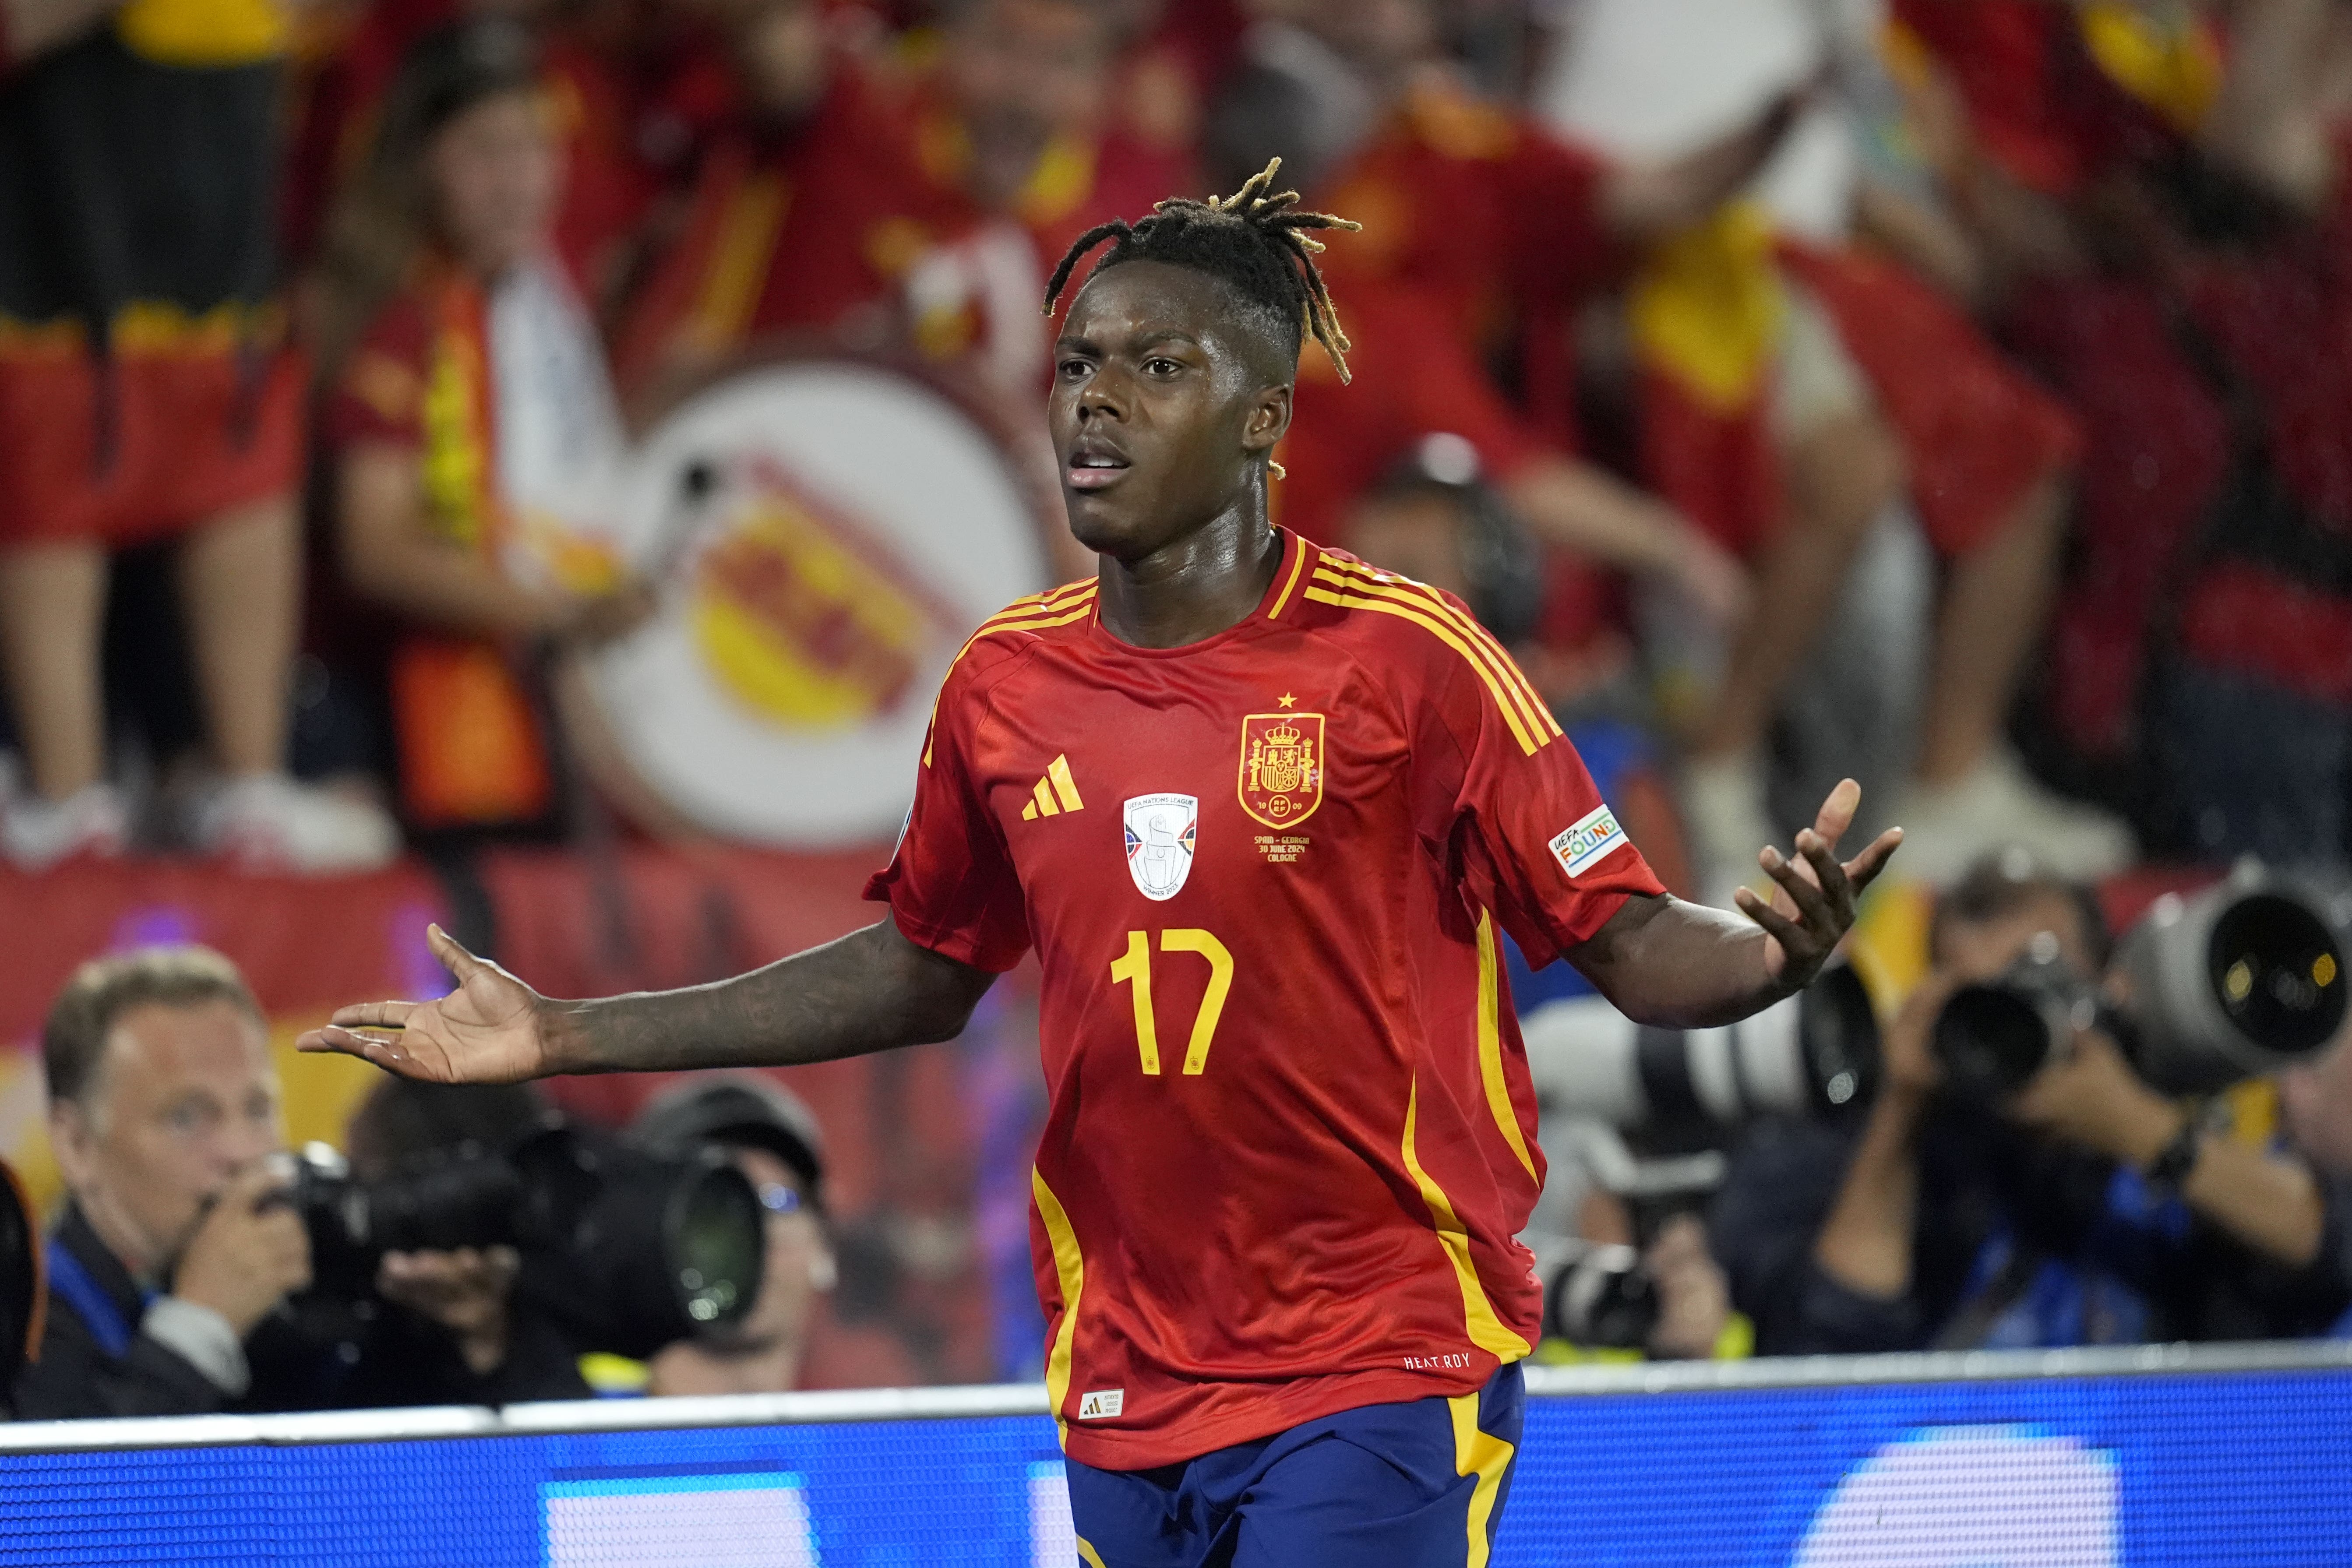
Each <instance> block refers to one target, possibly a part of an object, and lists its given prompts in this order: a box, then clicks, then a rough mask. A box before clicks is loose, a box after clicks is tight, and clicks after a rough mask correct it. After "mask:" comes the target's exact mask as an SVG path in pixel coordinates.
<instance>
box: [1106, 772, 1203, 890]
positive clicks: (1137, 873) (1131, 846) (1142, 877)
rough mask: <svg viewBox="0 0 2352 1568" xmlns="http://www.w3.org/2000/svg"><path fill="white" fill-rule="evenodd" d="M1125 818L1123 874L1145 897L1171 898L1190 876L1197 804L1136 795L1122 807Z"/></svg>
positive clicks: (1187, 798)
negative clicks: (1124, 867)
mask: <svg viewBox="0 0 2352 1568" xmlns="http://www.w3.org/2000/svg"><path fill="white" fill-rule="evenodd" d="M1122 810H1123V811H1124V813H1125V816H1126V818H1127V872H1128V875H1129V876H1130V877H1133V878H1134V879H1135V886H1136V890H1137V891H1139V892H1140V893H1141V894H1142V895H1143V896H1144V897H1145V898H1147V899H1151V900H1167V899H1172V898H1174V897H1175V896H1176V895H1177V894H1178V893H1180V892H1181V891H1182V890H1183V888H1184V879H1185V878H1187V877H1189V876H1191V875H1192V850H1193V847H1194V846H1195V844H1196V843H1197V841H1198V839H1199V837H1200V827H1201V801H1200V797H1199V796H1197V795H1137V796H1135V797H1134V798H1132V799H1131V800H1129V801H1128V803H1127V804H1126V805H1125V806H1124V807H1123V808H1122Z"/></svg>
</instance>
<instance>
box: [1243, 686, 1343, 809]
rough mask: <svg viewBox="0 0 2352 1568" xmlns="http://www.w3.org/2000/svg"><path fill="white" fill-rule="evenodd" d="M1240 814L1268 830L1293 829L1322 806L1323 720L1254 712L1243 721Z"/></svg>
mask: <svg viewBox="0 0 2352 1568" xmlns="http://www.w3.org/2000/svg"><path fill="white" fill-rule="evenodd" d="M1241 797H1242V809H1243V810H1244V811H1246V812H1248V813H1249V814H1250V815H1251V816H1254V817H1255V818H1256V819H1257V820H1258V821H1260V822H1263V823H1265V825H1266V826H1268V827H1296V826H1298V825H1299V824H1300V823H1302V822H1304V821H1306V820H1307V818H1308V817H1310V816H1314V815H1315V808H1316V807H1317V806H1318V805H1322V804H1323V715H1322V714H1320V713H1253V714H1251V715H1249V717H1247V718H1245V719H1244V720H1243V721H1242V776H1241Z"/></svg>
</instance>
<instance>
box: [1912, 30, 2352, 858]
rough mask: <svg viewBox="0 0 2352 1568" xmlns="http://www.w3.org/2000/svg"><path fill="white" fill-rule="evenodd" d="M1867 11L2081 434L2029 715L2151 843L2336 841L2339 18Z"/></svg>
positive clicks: (2012, 309) (2025, 338)
mask: <svg viewBox="0 0 2352 1568" xmlns="http://www.w3.org/2000/svg"><path fill="white" fill-rule="evenodd" d="M1897 10H1898V14H1899V16H1901V17H1902V19H1903V20H1904V21H1905V23H1906V25H1907V26H1909V27H1910V28H1911V29H1912V30H1913V32H1914V33H1915V35H1916V37H1918V38H1919V39H1920V40H1921V41H1922V43H1923V45H1924V51H1925V53H1926V54H1927V56H1928V57H1929V58H1932V60H1933V62H1934V65H1935V66H1936V68H1937V69H1939V70H1940V72H1941V73H1942V75H1943V81H1944V83H1945V85H1947V86H1948V89H1950V90H1951V91H1952V92H1953V93H1954V94H1955V95H1956V96H1957V97H1958V99H1959V100H1961V101H1962V102H1963V103H1964V104H1965V106H1966V110H1967V132H1968V134H1967V135H1966V137H1965V138H1964V139H1963V142H1962V145H1961V146H1960V147H1959V148H1958V151H1957V153H1956V158H1955V163H1956V172H1955V177H1954V179H1953V181H1952V184H1953V186H1954V188H1955V189H1956V190H1957V191H1958V193H1959V194H1960V195H1961V197H1962V198H1963V199H1962V200H1961V201H1960V202H1959V204H1958V205H1959V209H1960V210H1961V212H1962V213H1963V214H1964V216H1967V217H1968V218H1969V221H1970V223H1971V225H1972V227H1973V231H1974V234H1975V236H1976V237H1977V240H1978V243H1979V246H1980V247H1981V248H1982V250H1983V252H1984V254H1985V255H1986V257H1987V258H1988V266H1989V270H1990V273H1991V275H1992V276H1993V277H1994V278H1996V279H1998V280H1999V282H2000V302H2001V304H2002V307H2003V310H2004V314H2005V318H2006V322H2007V326H2008V330H2009V331H2010V333H2011V336H2012V338H2013V340H2014V341H2015V342H2017V343H2018V344H2019V346H2020V348H2021V352H2023V353H2025V354H2026V355H2027V356H2028V357H2029V359H2030V360H2031V361H2032V363H2034V364H2035V365H2036V366H2037V367H2038V368H2040V369H2042V371H2043V372H2044V374H2046V375H2047V376H2048V377H2049V378H2050V379H2051V380H2052V381H2053V383H2054V384H2056V385H2057V386H2058V387H2059V388H2060V390H2061V391H2062V392H2063V394H2064V395H2066V396H2067V397H2068V398H2070V399H2071V400H2072V402H2073V403H2074V405H2075V406H2076V408H2077V409H2079V410H2080V412H2081V414H2082V416H2083V417H2084V421H2085V422H2086V426H2087V430H2088V435H2089V443H2090V445H2089V453H2088V457H2087V459H2086V462H2085V465H2084V493H2083V501H2082V526H2081V533H2082V542H2081V549H2080V552H2079V554H2080V559H2079V562H2078V563H2077V565H2076V567H2075V570H2074V573H2073V574H2072V575H2071V579H2070V581H2069V583H2068V584H2067V585H2066V587H2065V590H2064V592H2063V595H2062V596H2061V599H2060V608H2059V613H2058V621H2057V635H2056V638H2055V642H2054V646H2053V657H2052V661H2051V678H2050V689H2051V702H2052V718H2053V721H2054V724H2055V727H2056V729H2057V731H2058V732H2059V738H2060V739H2061V740H2062V741H2063V742H2064V744H2065V745H2066V746H2067V747H2068V748H2069V749H2070V750H2071V751H2072V752H2074V754H2075V755H2076V756H2077V757H2079V758H2084V759H2088V760H2089V761H2091V762H2092V763H2095V764H2097V765H2099V766H2101V767H2102V768H2103V769H2104V770H2105V772H2106V773H2107V774H2108V775H2109V777H2110V781H2111V783H2112V784H2113V787H2114V788H2115V789H2116V793H2117V794H2118V795H2119V796H2120V797H2121V798H2123V799H2125V800H2126V801H2127V802H2129V803H2130V804H2131V805H2134V806H2135V807H2136V808H2137V809H2138V810H2139V811H2140V812H2141V814H2142V815H2143V816H2145V817H2146V818H2147V821H2148V823H2149V825H2150V826H2151V827H2152V828H2153V829H2154V830H2155V831H2156V832H2157V833H2158V835H2159V836H2160V837H2162V838H2163V839H2164V840H2166V841H2167V842H2168V843H2170V844H2171V845H2173V846H2175V847H2179V848H2183V849H2187V850H2189V851H2192V852H2194V853H2198V854H2200V855H2228V854H2237V853H2243V852H2254V853H2259V854H2262V855H2265V856H2268V857H2271V858H2276V859H2282V860H2293V859H2297V858H2310V857H2314V856H2316V857H2320V858H2327V859H2334V860H2340V859H2342V858H2344V856H2345V855H2346V852H2347V809H2346V802H2347V777H2352V548H2347V535H2348V534H2352V478H2347V476H2352V379H2347V377H2352V371H2347V360H2346V357H2345V355H2344V354H2343V353H2341V352H2340V344H2341V342H2342V341H2343V336H2344V333H2345V331H2346V330H2347V325H2352V289H2347V281H2346V274H2345V269H2344V264H2343V258H2344V256H2345V247H2346V243H2347V235H2352V230H2347V221H2352V205H2347V196H2346V193H2347V184H2346V182H2345V180H2344V177H2343V166H2344V160H2343V156H2342V153H2343V146H2344V141H2343V138H2344V136H2345V133H2346V131H2347V122H2346V121H2345V119H2344V116H2343V109H2344V103H2345V95H2344V91H2343V84H2344V82H2345V80H2346V72H2347V68H2352V16H2347V13H2346V11H2345V10H2344V8H2343V7H2342V6H2340V5H2334V4H2331V3H2329V0H2242V3H2241V4H2237V5H2230V6H2227V7H2218V6H2179V7H2135V6H2121V5H2099V6H2083V7H2075V8H2068V7H2060V6H2049V5H2029V4H2021V3H2019V0H1990V3H1988V4H1984V5H1954V4H1948V3H1943V0H1903V3H1902V4H1901V5H1898V7H1897Z"/></svg>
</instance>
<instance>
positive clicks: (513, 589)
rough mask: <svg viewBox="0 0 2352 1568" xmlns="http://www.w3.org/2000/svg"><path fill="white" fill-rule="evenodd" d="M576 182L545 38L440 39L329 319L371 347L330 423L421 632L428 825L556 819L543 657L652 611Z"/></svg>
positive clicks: (364, 186) (353, 246)
mask: <svg viewBox="0 0 2352 1568" xmlns="http://www.w3.org/2000/svg"><path fill="white" fill-rule="evenodd" d="M562 177H563V170H562V161H561V158H560V157H559V155H558V150H557V148H556V144H555V140H554V128H553V126H552V124H551V116H550V108H549V100H548V98H547V95H546V93H545V90H544V88H543V79H542V77H541V69H540V64H539V58H538V54H537V51H536V50H535V49H534V48H533V47H532V45H531V43H530V38H529V37H528V36H527V35H525V34H524V33H523V32H522V31H521V30H520V28H519V27H517V26H515V25H513V24H511V23H508V22H503V21H499V20H488V21H480V22H472V23H462V24H458V25H456V26H451V27H448V28H446V29H444V30H442V31H440V32H437V33H433V34H429V35H427V36H426V37H425V38H423V39H422V40H420V41H419V42H418V44H417V45H416V47H415V48H414V49H413V50H412V51H411V52H410V55H409V58H407V60H406V61H404V64H403V66H402V68H401V72H400V74H399V76H398V77H397V78H396V79H394V84H393V87H392V89H391V91H390V93H389V95H388V97H387V100H386V102H385V105H384V114H383V123H382V125H381V127H380V129H379V131H378V133H377V140H376V144H375V147H374V150H373V154H372V156H371V157H370V159H369V162H368V164H367V167H366V170H365V176H364V178H363V180H362V183H361V184H360V185H359V186H358V187H357V188H356V189H355V190H354V191H353V192H352V195H351V197H350V199H349V201H348V203H347V205H346V207H345V209H344V211H343V212H342V213H341V215H340V217H339V220H338V223H337V226H336V233H335V236H334V239H335V244H334V247H333V249H332V250H331V254H330V256H329V258H328V260H327V264H326V268H325V270H324V278H325V289H324V292H323V306H324V309H323V310H322V316H323V319H324V320H326V321H329V322H330V323H338V322H351V323H352V327H350V328H348V329H342V328H335V329H333V331H332V335H333V336H336V337H340V338H343V339H346V340H348V339H351V338H356V340H357V341H356V346H355V347H353V348H352V351H351V353H350V354H349V355H348V357H347V358H345V359H343V360H342V361H341V363H338V364H336V365H334V366H332V367H331V370H332V374H333V375H334V384H333V385H334V390H333V392H332V395H331V397H330V399H329V403H328V407H327V415H326V424H327V436H328V440H329V445H330V450H331V452H332V454H333V458H334V463H335V475H334V479H335V491H336V522H337V531H338V536H339V540H340V542H341V564H342V571H343V574H344V577H345V579H346V581H347V582H348V584H350V586H351V588H352V590H353V592H355V593H356V594H358V595H361V596H362V597H363V598H365V599H368V600H372V601H373V602H375V603H376V604H379V605H383V606H384V607H385V608H387V609H390V610H392V611H393V612H394V614H395V615H397V616H399V617H400V618H401V620H402V621H403V623H404V627H403V630H402V632H401V634H400V637H399V641H398V644H397V646H396V647H394V650H393V653H392V656H391V668H390V685H391V694H392V710H393V724H394V734H395V737H396V739H397V742H398V752H399V759H400V784H401V802H402V806H403V809H404V815H405V816H406V817H407V818H408V820H409V821H410V823H411V824H412V825H414V826H417V827H421V828H425V829H439V828H450V827H472V826H489V825H499V824H517V823H528V822H532V821H534V820H537V819H540V818H542V817H544V816H547V815H548V814H549V812H550V810H551V805H552V804H553V801H552V795H553V785H552V780H551V768H550V764H549V761H548V756H547V752H546V748H545V746H544V744H543V743H542V738H541V706H542V704H541V700H539V699H540V698H541V697H542V696H543V693H537V692H534V691H533V690H532V689H531V681H530V675H532V674H534V673H537V672H534V671H532V670H531V669H530V662H531V659H532V657H533V656H534V655H535V654H536V653H537V652H538V651H539V650H540V649H541V648H544V647H553V648H555V649H557V650H558V651H568V650H569V649H571V648H574V647H580V646H582V645H585V644H590V643H593V642H596V641H598V640H601V639H604V638H607V637H613V636H615V635H617V634H619V633H621V632H623V631H625V630H627V629H628V628H629V627H631V626H634V625H635V623H636V621H637V620H638V619H639V618H640V617H641V616H643V615H644V614H645V612H646V609H647V608H648V607H649V603H650V601H649V599H648V598H647V596H646V594H645V593H644V591H642V590H641V589H640V588H639V587H638V586H637V585H636V584H635V583H634V582H633V581H632V580H631V579H630V578H629V577H628V576H627V574H626V573H625V569H624V568H623V567H622V565H621V564H620V563H619V561H618V559H617V557H616V555H615V554H614V552H613V551H611V550H610V549H608V548H605V547H604V546H602V545H601V544H600V543H599V542H598V541H597V538H596V536H595V529H596V525H597V523H598V521H600V514H601V512H602V510H603V509H604V508H605V507H607V506H609V505H610V504H611V500H610V497H611V491H612V488H613V483H614V471H615V469H616V468H617V467H618V465H619V463H620V461H621V458H622V456H623V453H624V449H625V437H624V435H623V431H622V427H621V419H620V414H619V411H618V409H617V407H616V405H615V404H614V396H613V392H612V387H611V384H610V383H609V381H608V379H607V376H606V373H605V367H604V353H603V348H602V345H601V344H600V342H598V340H597V337H596V334H595V331H594V329H593V325H592V324H591V322H590V321H589V319H588V316H587V313H586V311H585V310H583V308H582V306H581V303H580V300H579V297H578V294H577V291H576V289H575V287H574V283H573V280H572V279H571V277H570V276H569V275H568V274H567V272H566V270H565V268H564V267H563V265H562V261H561V259H560V258H559V257H558V255H557V253H556V250H555V248H554V246H553V243H552V228H551V226H552V223H553V220H554V216H555V212H556V208H557V205H558V203H559V201H560V199H561V193H562ZM362 322H363V323H365V325H364V326H363V327H362V326H360V325H359V323H362Z"/></svg>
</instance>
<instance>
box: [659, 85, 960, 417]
mask: <svg viewBox="0 0 2352 1568" xmlns="http://www.w3.org/2000/svg"><path fill="white" fill-rule="evenodd" d="M955 222H956V214H955V212H954V210H953V208H952V206H951V205H950V203H949V202H948V201H947V200H946V199H945V198H944V196H943V195H942V194H941V193H940V191H939V190H938V188H937V187H936V186H935V185H933V184H931V182H930V181H929V180H928V179H927V178H926V177H925V176H924V173H923V169H922V165H921V163H920V161H919V158H918V157H917V154H916V149H915V141H914V136H913V133H912V128H911V126H910V125H909V124H908V116H907V114H906V113H905V106H904V105H903V104H899V103H894V102H892V101H890V100H887V99H886V98H885V97H884V96H883V95H881V94H880V93H879V92H877V90H876V89H874V88H872V87H871V86H869V85H868V84H867V83H866V82H865V81H864V80H863V79H861V78H860V77H859V75H858V74H857V72H856V70H855V69H853V68H851V67H850V65H849V64H848V63H847V62H846V61H840V62H836V64H835V68H834V76H833V81H832V84H831V86H830V87H829V88H828V89H827V90H826V92H825V94H824V100H823V101H822V102H821V103H820V104H819V105H818V106H817V108H816V110H814V113H813V114H812V115H811V116H810V118H809V119H808V120H807V121H804V122H803V123H802V124H799V125H796V126H793V127H792V128H790V129H788V130H783V131H768V130H763V129H761V128H757V127H753V126H751V125H745V124H738V125H736V126H734V127H732V128H731V129H730V130H728V131H726V132H722V133H721V134H720V135H719V137H718V139H717V140H716V142H714V144H713V145H712V146H711V147H710V149H709V152H708V153H706V154H705V156H704V157H703V160H702V165H701V168H700V170H699V172H698V174H697V176H696V179H695V182H694V189H693V194H692V198H691V207H690V210H689V211H688V216H687V219H686V223H685V226H684V228H683V230H682V232H681V233H680V235H679V237H678V238H677V242H676V243H675V244H674V245H672V246H671V247H669V249H668V251H667V254H666V255H665V256H664V257H663V258H661V259H660V260H659V261H658V262H657V263H656V268H655V270H654V272H653V275H652V277H651V278H650V279H648V281H647V282H646V286H645V287H644V288H643V289H640V290H639V291H638V293H637V296H636V298H635V301H634V302H633V304H632V306H631V308H630V310H629V312H628V315H627V318H626V320H625V321H624V323H623V326H622V331H621V334H620V344H619V349H618V352H617V353H616V355H615V362H616V371H617V378H618V380H619V382H620V384H621V385H622V387H623V388H624V389H625V391H630V390H637V389H642V388H643V387H645V386H646V385H647V384H650V383H652V382H654V381H656V380H658V379H659V378H660V377H661V376H662V375H663V374H665V373H667V372H672V371H675V370H676V369H677V368H678V367H679V366H680V364H682V363H684V364H694V363H711V362H714V361H717V360H719V359H723V358H724V357H726V356H727V355H728V354H729V353H732V352H734V351H736V350H737V349H740V347H742V346H743V345H745V344H746V343H749V342H753V341H755V340H757V339H760V338H764V337H772V336H777V335H782V334H786V333H795V332H803V333H807V334H809V335H811V336H813V337H824V338H832V339H835V340H837V341H847V342H866V343H878V342H882V341H883V340H884V339H885V337H886V336H887V318H888V315H889V313H890V311H891V310H892V309H893V305H892V302H891V300H892V295H893V292H894V290H895V289H896V286H897V283H898V279H899V277H900V276H901V275H902V274H903V273H904V272H905V270H906V268H908V265H909V264H910V263H912V262H913V261H914V260H915V259H916V258H918V257H919V256H920V255H921V254H922V253H923V252H924V251H925V250H926V249H927V248H928V247H929V246H930V245H931V244H932V243H934V242H935V241H936V240H937V239H938V238H939V237H940V235H941V234H942V233H944V232H947V231H948V230H949V229H950V227H951V226H953V224H954V223H955Z"/></svg>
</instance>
